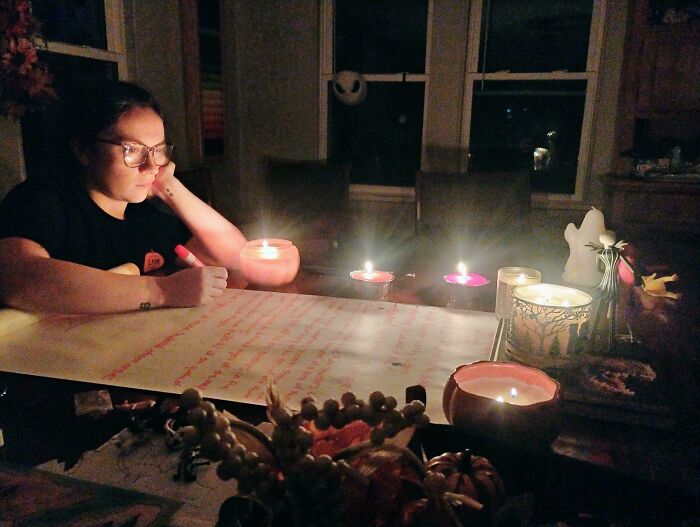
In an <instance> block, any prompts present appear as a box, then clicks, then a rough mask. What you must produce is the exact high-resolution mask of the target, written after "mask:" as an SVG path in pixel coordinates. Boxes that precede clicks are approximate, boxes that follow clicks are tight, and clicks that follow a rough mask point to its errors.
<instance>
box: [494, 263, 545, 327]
mask: <svg viewBox="0 0 700 527" xmlns="http://www.w3.org/2000/svg"><path fill="white" fill-rule="evenodd" d="M541 281H542V273H540V272H539V271H537V270H536V269H529V268H527V267H501V268H500V269H499V270H498V282H497V284H496V318H498V319H502V318H511V316H512V313H513V297H512V296H511V294H510V292H511V291H512V289H513V288H514V287H515V286H516V285H526V284H539V283H540V282H541Z"/></svg>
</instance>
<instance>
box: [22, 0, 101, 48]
mask: <svg viewBox="0 0 700 527" xmlns="http://www.w3.org/2000/svg"><path fill="white" fill-rule="evenodd" d="M32 12H33V13H34V16H36V17H37V19H39V20H41V23H42V26H41V33H42V35H43V36H44V38H46V39H47V40H48V41H50V42H64V43H66V44H74V45H76V46H89V47H92V48H99V49H107V29H106V25H105V6H104V1H103V0H62V1H61V2H56V1H55V0H33V1H32Z"/></svg>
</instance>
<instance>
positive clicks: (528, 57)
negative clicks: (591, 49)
mask: <svg viewBox="0 0 700 527" xmlns="http://www.w3.org/2000/svg"><path fill="white" fill-rule="evenodd" d="M483 10H484V11H483V13H482V28H481V46H480V53H479V71H486V72H493V71H502V70H509V71H511V72H514V73H515V72H544V71H556V70H566V71H585V70H586V59H587V57H588V40H589V34H590V28H591V15H592V12H593V0H539V1H537V2H531V1H524V0H486V1H485V2H484V7H483ZM484 55H485V57H484ZM484 58H485V59H486V60H485V67H484Z"/></svg>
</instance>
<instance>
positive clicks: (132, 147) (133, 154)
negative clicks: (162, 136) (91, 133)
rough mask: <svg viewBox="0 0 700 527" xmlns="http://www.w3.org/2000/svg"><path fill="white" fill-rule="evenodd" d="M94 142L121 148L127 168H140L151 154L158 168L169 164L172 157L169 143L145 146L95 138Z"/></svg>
mask: <svg viewBox="0 0 700 527" xmlns="http://www.w3.org/2000/svg"><path fill="white" fill-rule="evenodd" d="M95 140H96V141H100V142H102V143H108V144H110V145H115V146H121V147H122V149H123V151H124V152H123V154H124V164H125V165H126V166H128V167H129V168H136V167H140V166H141V165H143V164H144V163H146V161H147V160H148V156H149V155H150V154H151V152H153V162H154V163H155V164H156V165H158V166H159V167H163V166H165V165H167V164H168V163H170V159H172V157H173V145H172V144H170V143H160V144H158V145H155V146H146V145H144V144H142V143H139V142H136V141H110V140H109V139H102V138H101V137H96V138H95Z"/></svg>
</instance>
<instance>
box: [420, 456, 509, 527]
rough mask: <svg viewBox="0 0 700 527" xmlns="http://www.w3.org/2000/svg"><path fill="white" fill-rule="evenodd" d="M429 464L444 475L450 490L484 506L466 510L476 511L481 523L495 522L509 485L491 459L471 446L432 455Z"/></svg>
mask: <svg viewBox="0 0 700 527" xmlns="http://www.w3.org/2000/svg"><path fill="white" fill-rule="evenodd" d="M425 468H426V470H427V471H428V472H437V473H439V474H442V475H444V476H445V478H446V480H447V487H448V491H449V492H454V493H455V494H463V495H465V496H469V497H470V498H474V499H475V500H477V501H478V502H479V503H481V504H482V505H483V506H484V508H483V509H482V510H481V511H479V512H475V511H473V510H466V508H465V507H462V509H465V510H464V511H463V512H464V513H465V514H469V515H471V514H476V515H477V517H478V518H479V520H480V521H479V525H492V524H493V523H494V521H495V515H496V512H497V511H498V509H499V508H500V507H501V506H502V505H503V503H504V502H505V498H506V489H505V486H504V485H503V481H502V480H501V477H500V476H499V475H498V472H497V471H496V469H495V468H494V467H493V465H491V462H490V461H489V460H488V459H486V458H485V457H482V456H475V455H472V453H471V451H469V450H464V451H463V452H458V453H452V452H448V453H445V454H441V455H439V456H436V457H434V458H432V459H431V460H430V461H428V463H427V464H426V466H425ZM477 521H478V520H477Z"/></svg>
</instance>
